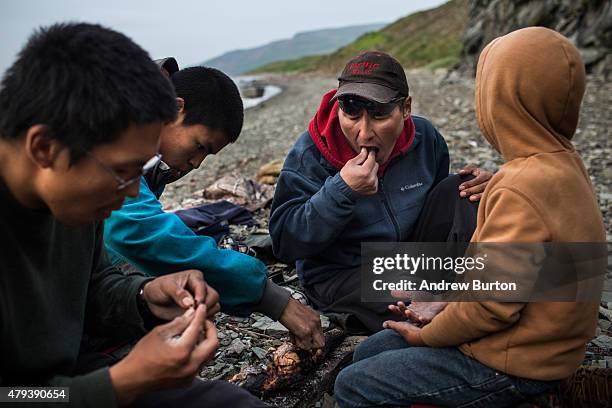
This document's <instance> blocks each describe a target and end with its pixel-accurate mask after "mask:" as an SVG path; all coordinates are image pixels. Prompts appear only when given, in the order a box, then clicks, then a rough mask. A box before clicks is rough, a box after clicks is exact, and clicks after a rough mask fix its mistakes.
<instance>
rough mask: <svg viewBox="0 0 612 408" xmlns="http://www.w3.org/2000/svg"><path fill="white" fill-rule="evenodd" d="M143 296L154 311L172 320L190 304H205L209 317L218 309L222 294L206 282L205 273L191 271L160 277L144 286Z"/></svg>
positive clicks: (193, 305) (165, 318) (162, 317)
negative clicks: (203, 274)
mask: <svg viewBox="0 0 612 408" xmlns="http://www.w3.org/2000/svg"><path fill="white" fill-rule="evenodd" d="M144 299H145V301H146V302H147V306H148V307H149V310H151V313H153V314H154V315H155V316H157V317H158V318H160V319H163V320H171V319H173V318H175V317H176V316H179V315H181V314H182V313H184V312H185V310H187V309H189V308H190V307H197V305H199V304H201V303H203V304H205V305H206V310H207V313H208V314H207V317H208V318H209V319H212V318H213V317H214V315H215V314H216V313H217V312H219V310H220V309H221V306H220V305H219V294H218V293H217V291H216V290H214V289H213V288H212V287H210V286H208V284H207V283H206V282H205V281H204V277H203V276H202V272H200V271H196V270H188V271H183V272H176V273H173V274H170V275H164V276H160V277H158V278H156V279H154V280H152V281H149V282H147V283H146V284H145V286H144Z"/></svg>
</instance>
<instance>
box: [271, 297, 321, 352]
mask: <svg viewBox="0 0 612 408" xmlns="http://www.w3.org/2000/svg"><path fill="white" fill-rule="evenodd" d="M279 321H280V322H281V323H282V324H283V326H285V327H286V328H287V329H289V331H290V332H291V338H292V341H293V343H295V345H296V346H298V347H299V348H301V349H304V350H310V349H313V348H321V347H323V346H325V336H324V335H323V328H322V327H321V317H320V316H319V313H317V312H315V311H314V310H312V309H311V308H310V307H308V306H304V305H303V304H301V303H300V302H298V301H297V300H295V299H289V302H288V303H287V306H286V307H285V310H283V314H282V315H281V317H280V319H279Z"/></svg>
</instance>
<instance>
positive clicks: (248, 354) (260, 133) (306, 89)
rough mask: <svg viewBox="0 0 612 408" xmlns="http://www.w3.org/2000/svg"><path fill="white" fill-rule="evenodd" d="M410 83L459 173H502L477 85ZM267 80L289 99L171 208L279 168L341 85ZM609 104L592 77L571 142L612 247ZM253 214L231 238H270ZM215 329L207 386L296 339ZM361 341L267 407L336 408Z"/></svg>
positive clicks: (300, 78)
mask: <svg viewBox="0 0 612 408" xmlns="http://www.w3.org/2000/svg"><path fill="white" fill-rule="evenodd" d="M407 77H408V82H409V85H410V93H411V95H412V97H413V114H415V115H420V116H424V117H427V118H429V119H430V120H431V122H432V123H433V124H434V125H435V126H436V127H437V128H438V129H439V131H440V132H441V133H442V135H443V136H444V138H445V139H446V142H447V144H448V147H449V150H450V155H451V171H452V172H453V171H457V170H458V169H460V168H461V167H462V166H463V165H465V164H467V163H474V164H477V165H478V166H480V167H482V168H485V169H487V170H490V171H492V172H494V171H496V170H497V168H498V167H499V165H500V164H501V159H500V157H499V155H498V154H497V153H496V152H495V151H494V150H493V149H492V148H490V147H489V145H488V144H487V143H486V142H485V141H484V139H483V138H482V136H481V135H480V132H479V129H478V125H477V123H476V119H475V114H474V106H473V105H474V104H473V99H474V80H473V78H470V77H467V76H461V75H460V74H458V73H456V72H450V73H449V72H447V71H444V70H438V71H433V72H432V71H429V70H413V71H408V72H407ZM266 81H267V82H268V83H269V84H272V85H276V86H279V87H281V88H282V89H283V92H282V93H280V94H279V95H277V96H275V97H274V98H272V99H269V100H267V101H265V102H263V103H261V104H260V105H258V106H256V107H254V108H250V109H248V110H247V111H246V112H245V122H244V127H243V131H242V134H241V136H240V138H239V139H238V141H237V142H236V143H234V144H232V145H230V146H228V147H226V148H225V149H224V150H222V151H221V152H220V153H219V154H217V155H215V156H210V157H207V158H206V160H205V161H204V163H203V164H202V166H201V167H200V168H199V169H197V170H195V171H193V172H191V173H190V174H189V175H187V176H186V177H184V178H183V179H181V180H179V181H178V182H176V183H174V184H171V185H168V186H167V188H166V192H165V193H164V195H163V196H162V203H163V205H164V207H165V209H166V210H168V211H172V210H177V209H179V208H186V207H193V206H196V205H199V204H201V203H203V202H204V198H203V194H202V192H203V190H204V189H205V188H206V187H208V186H210V185H211V184H212V183H213V182H215V181H216V180H218V179H220V178H221V177H223V176H227V175H231V174H234V175H237V176H240V177H246V178H249V179H256V178H257V173H258V170H259V169H260V167H261V166H262V165H264V164H266V163H269V162H271V161H274V160H282V159H283V158H284V157H285V155H286V154H287V152H288V151H289V149H290V148H291V147H292V145H293V144H294V142H295V140H296V139H297V138H298V136H299V135H300V134H302V133H303V132H304V131H305V129H306V128H307V125H308V122H309V120H310V119H311V118H312V116H313V115H314V113H315V110H316V109H317V107H318V106H319V103H320V100H321V96H322V95H323V94H324V93H325V92H326V91H327V90H329V89H331V88H333V87H335V86H336V84H337V81H336V79H335V78H334V77H332V76H322V75H318V74H299V75H276V76H270V77H268V78H266ZM611 105H612V84H610V82H609V81H606V80H604V79H603V78H600V77H596V76H589V77H588V83H587V91H586V95H585V99H584V102H583V105H582V114H581V119H580V123H579V128H578V131H577V134H576V136H575V138H574V143H575V145H576V147H577V149H578V151H579V152H580V153H581V155H582V157H583V160H584V162H585V165H586V167H587V170H588V172H589V175H590V177H591V180H592V182H593V185H594V186H595V190H596V193H597V196H598V200H599V204H600V208H601V211H602V213H603V215H604V220H605V225H606V229H607V237H608V242H610V241H612V223H611V219H612V184H611V180H612V142H611V137H612V131H611V130H610V129H611V126H612V116H611V115H610V112H609V107H610V106H611ZM551 182H554V181H553V180H551ZM560 205H563V203H560ZM253 215H254V218H255V220H256V221H257V223H258V225H256V226H254V227H242V226H232V228H231V235H232V237H233V238H234V239H236V240H242V239H245V238H247V237H249V236H252V235H257V234H259V235H265V234H266V233H267V226H268V216H269V209H268V208H263V209H259V210H257V211H256V212H255V213H254V214H253ZM264 261H265V263H266V264H267V266H268V269H269V271H270V272H271V273H277V274H280V275H282V276H283V279H282V280H284V283H283V284H284V285H285V286H288V287H293V288H298V287H297V277H296V275H295V270H294V268H293V266H292V265H285V264H282V263H280V262H278V261H276V260H274V259H271V258H270V257H268V258H267V259H265V260H264ZM611 281H612V271H611V270H610V269H609V270H608V279H607V282H606V288H605V292H604V296H603V298H602V305H601V309H600V311H601V312H600V325H599V326H600V327H599V331H598V336H599V337H597V339H596V341H595V342H594V343H592V344H590V345H589V347H590V348H589V349H588V352H587V359H586V361H585V363H586V364H590V365H594V366H597V367H604V368H605V367H606V366H607V367H612V357H610V356H611V355H612V352H611V349H612V337H611V336H612V329H611V325H612V322H611V321H612V284H611ZM216 323H217V327H218V329H219V339H220V343H221V347H220V348H219V350H218V351H217V354H216V357H215V359H214V360H212V361H211V362H209V363H208V364H207V365H206V366H205V367H204V368H203V370H202V372H201V376H202V377H203V378H208V379H212V378H224V379H229V378H231V377H232V376H233V375H235V374H236V373H238V372H239V371H240V369H241V368H243V367H245V366H246V365H250V366H258V365H259V366H260V368H262V364H266V363H268V362H269V361H270V359H271V357H270V356H271V353H272V352H273V351H274V350H275V349H277V348H279V346H281V345H282V344H283V342H285V341H288V340H289V336H288V332H287V331H286V329H285V328H284V327H283V326H282V325H280V324H279V323H275V322H272V321H271V320H270V319H268V318H266V317H264V316H262V315H259V314H257V313H255V314H253V315H251V316H250V317H245V318H237V317H231V316H228V315H225V314H222V313H221V314H219V316H218V317H217V320H216ZM323 324H324V327H325V328H328V327H330V326H331V327H333V322H332V324H330V322H329V321H328V320H327V319H326V318H324V319H323ZM360 340H361V339H360V338H347V339H346V340H345V342H344V343H342V344H343V346H342V347H344V348H342V347H339V348H338V351H336V352H335V355H334V354H332V355H330V357H329V359H328V360H329V361H326V362H325V363H324V364H322V368H319V369H317V370H318V371H317V372H316V373H311V374H310V376H306V377H304V378H302V382H300V385H299V386H298V387H293V389H290V390H289V391H286V392H284V393H280V394H278V395H276V396H271V397H269V398H267V401H268V402H269V403H271V404H273V405H276V406H283V407H298V406H299V407H311V406H317V407H332V406H333V399H332V398H331V397H330V396H329V395H326V394H325V392H326V391H329V389H330V388H329V387H330V381H331V384H333V377H334V375H335V372H336V371H337V369H338V367H339V366H340V364H341V363H342V361H343V359H345V358H346V355H350V351H351V347H354V345H355V344H357V343H358V342H359V341H360ZM351 345H352V346H351ZM343 353H344V354H343ZM606 356H607V357H606ZM335 370H336V371H335Z"/></svg>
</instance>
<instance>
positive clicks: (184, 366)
mask: <svg viewBox="0 0 612 408" xmlns="http://www.w3.org/2000/svg"><path fill="white" fill-rule="evenodd" d="M206 314H207V308H206V306H205V305H203V304H200V305H199V306H197V308H196V309H195V310H194V309H193V307H190V308H189V309H188V310H187V311H186V312H185V313H183V314H182V315H181V316H178V317H176V318H174V320H172V321H171V322H170V323H166V324H163V325H160V326H157V327H155V328H154V329H153V330H151V332H149V333H148V334H147V335H146V336H144V337H143V338H142V339H140V341H139V342H138V343H136V346H134V349H132V351H131V352H130V353H129V354H128V355H127V356H126V357H125V358H124V359H123V360H121V361H120V362H118V363H117V364H115V365H113V366H112V367H111V368H110V369H109V373H110V378H111V382H112V384H113V388H114V389H115V393H116V395H117V400H118V402H119V405H121V406H124V405H128V404H130V403H132V402H133V401H134V400H135V399H136V398H137V397H138V396H140V395H142V394H144V393H146V392H148V391H152V390H157V389H162V388H176V387H184V386H188V385H189V384H191V382H192V381H193V380H194V378H195V376H196V375H197V373H198V371H199V369H200V366H201V365H202V364H204V363H206V362H207V361H209V360H210V359H212V357H213V356H214V353H215V351H216V350H217V348H218V347H219V341H218V339H217V330H216V328H215V326H214V324H213V323H212V322H211V321H210V320H207V319H206Z"/></svg>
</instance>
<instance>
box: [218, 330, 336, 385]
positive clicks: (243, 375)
mask: <svg viewBox="0 0 612 408" xmlns="http://www.w3.org/2000/svg"><path fill="white" fill-rule="evenodd" d="M344 338H345V333H344V332H343V331H342V330H341V329H332V330H329V331H327V332H326V333H325V347H324V348H321V349H316V350H311V351H306V350H301V349H299V348H297V347H295V346H294V345H293V344H291V343H283V344H282V345H281V346H279V347H278V348H277V349H276V350H275V351H274V352H273V353H272V356H271V358H269V360H268V362H267V363H266V364H256V365H250V366H246V367H243V368H242V370H240V372H239V373H238V374H236V375H234V376H233V377H232V378H230V379H229V381H230V382H231V383H234V384H237V385H239V386H241V387H243V388H245V389H247V390H248V391H249V392H251V393H252V394H254V395H257V396H259V397H267V396H271V395H274V394H276V393H278V392H279V391H281V390H285V389H287V388H288V387H290V386H291V385H293V384H295V383H297V382H300V381H302V380H304V378H305V375H306V374H308V373H309V372H310V371H312V370H313V369H314V368H315V367H316V366H317V365H318V364H320V363H321V362H322V361H323V360H324V359H325V358H326V356H327V355H329V353H330V352H332V351H333V350H334V349H335V348H336V347H338V345H339V344H340V343H342V340H343V339H344Z"/></svg>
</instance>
